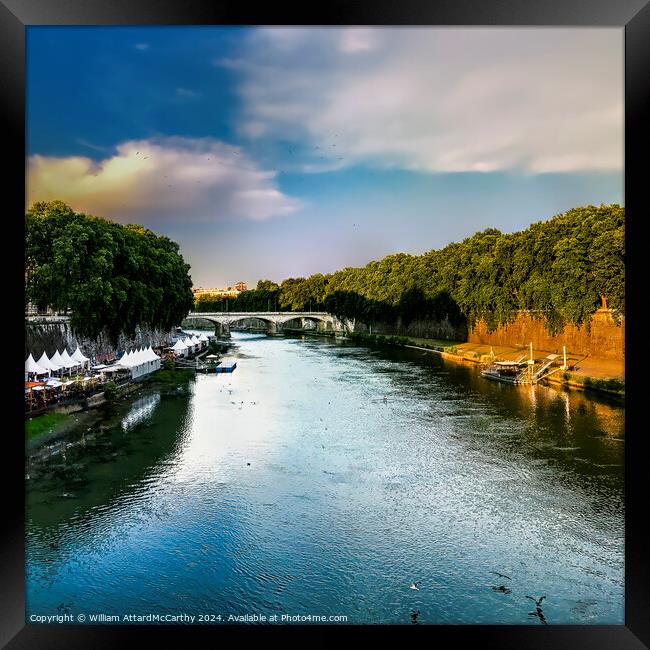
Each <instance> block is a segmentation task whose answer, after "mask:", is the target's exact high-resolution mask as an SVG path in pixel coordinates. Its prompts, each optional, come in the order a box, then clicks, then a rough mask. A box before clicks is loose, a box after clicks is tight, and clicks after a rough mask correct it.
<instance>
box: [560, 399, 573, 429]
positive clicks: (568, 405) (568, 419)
mask: <svg viewBox="0 0 650 650" xmlns="http://www.w3.org/2000/svg"><path fill="white" fill-rule="evenodd" d="M557 395H558V398H559V399H560V400H561V401H562V403H563V404H564V419H565V420H566V423H567V426H568V425H570V424H571V403H570V402H569V394H568V393H564V392H562V391H558V393H557Z"/></svg>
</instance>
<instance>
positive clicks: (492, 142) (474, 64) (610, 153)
mask: <svg viewBox="0 0 650 650" xmlns="http://www.w3.org/2000/svg"><path fill="white" fill-rule="evenodd" d="M27 154H28V167H27V204H28V206H29V205H31V204H32V203H33V202H34V201H38V200H52V199H55V198H58V199H61V200H64V201H66V202H67V203H69V204H70V205H71V206H72V207H73V208H75V209H76V210H80V211H85V212H88V213H92V214H97V215H101V216H105V217H107V218H110V219H114V220H116V221H120V222H123V223H142V224H144V225H146V226H148V227H150V228H151V229H153V230H155V231H156V232H159V233H163V234H167V235H168V236H170V237H172V238H173V239H175V240H176V241H178V242H179V244H180V245H181V250H182V253H183V255H184V257H185V258H186V260H187V261H188V262H189V263H190V264H191V265H192V270H191V274H192V277H193V280H194V283H195V285H197V286H198V285H202V286H225V285H232V284H233V283H235V282H236V281H239V280H244V281H246V282H248V283H249V284H254V283H255V282H256V281H257V280H258V279H260V278H270V279H274V280H276V281H280V280H282V279H284V278H286V277H295V276H298V275H309V274H311V273H316V272H332V271H334V270H336V269H338V268H341V267H344V266H357V265H363V264H365V263H367V262H368V261H370V260H371V259H378V258H380V257H382V256H384V255H386V254H389V253H394V252H408V253H421V252H424V251H426V250H429V249H431V248H439V247H442V246H444V245H445V244H447V243H449V242H450V241H458V240H460V239H462V238H464V237H466V236H469V235H471V234H472V233H474V232H476V231H477V230H481V229H483V228H486V227H497V228H499V229H501V230H503V231H507V232H509V231H512V230H517V229H521V228H525V227H526V226H527V225H529V224H530V223H531V222H533V221H537V220H540V219H546V218H549V217H551V216H552V215H554V214H557V213H558V212H561V211H564V210H566V209H569V208H571V207H574V206H577V205H583V204H586V203H593V204H600V203H612V202H616V203H623V174H622V164H623V37H622V30H620V29H618V28H611V29H603V28H599V29H584V28H580V29H569V28H559V29H548V28H547V29H528V28H520V29H515V28H507V29H506V28H504V29H483V28H480V29H479V28H464V29H459V28H453V29H449V28H423V27H418V28H400V29H393V28H361V27H359V28H340V27H336V28H334V27H330V28H318V29H317V28H293V27H288V28H262V29H257V28H233V27H221V28H213V27H186V28H183V27H163V28H158V27H155V28H154V27H127V28H124V27H110V28H105V27H101V28H96V27H76V28H65V27H29V28H28V36H27Z"/></svg>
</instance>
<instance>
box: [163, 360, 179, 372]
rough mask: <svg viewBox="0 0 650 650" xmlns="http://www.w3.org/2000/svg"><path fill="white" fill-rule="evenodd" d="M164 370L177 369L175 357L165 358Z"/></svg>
mask: <svg viewBox="0 0 650 650" xmlns="http://www.w3.org/2000/svg"><path fill="white" fill-rule="evenodd" d="M162 367H163V370H169V371H174V370H176V362H175V361H174V360H173V359H165V360H164V361H163V364H162Z"/></svg>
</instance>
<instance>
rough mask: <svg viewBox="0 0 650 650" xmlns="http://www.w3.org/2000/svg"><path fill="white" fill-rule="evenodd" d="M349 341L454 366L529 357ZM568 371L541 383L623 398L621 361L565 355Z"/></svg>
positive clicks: (448, 346)
mask: <svg viewBox="0 0 650 650" xmlns="http://www.w3.org/2000/svg"><path fill="white" fill-rule="evenodd" d="M349 338H350V340H352V341H357V342H360V343H365V344H370V345H388V346H395V347H405V348H413V349H416V350H424V351H427V352H432V353H434V354H438V355H440V356H441V357H443V358H444V359H447V360H449V361H454V362H456V363H459V362H460V363H472V364H478V365H484V364H486V363H489V362H490V361H492V360H497V361H515V360H517V359H519V358H521V356H522V355H528V354H530V351H529V349H528V348H519V347H514V346H506V345H493V346H491V345H486V344H482V343H469V342H460V341H458V342H454V341H442V340H439V339H422V338H415V337H408V336H384V335H380V334H361V333H353V334H351V335H350V337H349ZM533 353H534V356H535V357H536V358H542V357H545V356H547V355H548V354H551V353H554V351H551V350H534V351H533ZM567 366H568V367H569V370H567V371H562V370H558V371H556V372H554V373H553V374H551V375H549V376H547V377H545V378H544V379H543V380H542V383H545V384H548V385H553V386H559V387H562V388H567V389H572V390H585V391H595V392H599V393H606V394H608V395H613V396H616V397H625V364H624V362H623V361H617V360H614V359H605V358H599V357H585V356H582V357H579V356H577V355H572V354H567Z"/></svg>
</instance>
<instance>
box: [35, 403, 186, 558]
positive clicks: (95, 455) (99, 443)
mask: <svg viewBox="0 0 650 650" xmlns="http://www.w3.org/2000/svg"><path fill="white" fill-rule="evenodd" d="M147 405H148V406H147ZM148 409H149V410H150V412H149V414H148V415H147V416H144V412H145V411H147V410H148ZM138 413H140V415H142V416H143V417H142V419H141V421H140V422H139V423H134V422H133V421H132V420H128V418H129V417H133V416H137V415H138ZM187 415H188V396H187V395H184V394H183V395H181V394H179V395H170V396H167V397H165V398H164V399H161V398H160V395H159V394H158V393H154V394H152V395H148V396H145V397H142V398H139V399H138V400H135V401H134V402H133V403H131V405H130V408H129V410H128V411H127V413H125V414H123V413H122V414H120V413H118V414H117V415H116V416H113V418H111V420H110V423H109V424H108V426H107V425H106V424H103V423H100V424H98V425H96V426H95V427H93V431H91V432H84V433H76V434H75V438H72V437H69V438H68V439H67V440H66V441H65V442H64V445H67V444H69V443H71V442H72V443H73V444H71V446H66V447H65V451H64V452H61V453H58V454H56V455H53V456H50V457H48V458H45V459H43V458H38V457H34V458H33V459H32V462H31V465H30V469H29V472H30V476H31V478H30V481H29V483H28V489H27V533H28V536H29V537H30V538H32V540H33V542H34V543H35V544H37V545H39V546H47V547H49V548H50V549H52V550H58V549H60V548H62V547H63V546H64V544H65V542H66V540H69V539H75V540H78V539H79V538H80V537H83V536H84V535H87V534H90V533H91V532H92V531H95V530H107V529H108V527H107V526H105V525H102V524H98V522H97V520H98V519H100V518H107V517H111V516H113V514H114V511H115V510H116V509H117V508H118V505H119V503H121V502H123V501H125V500H129V498H130V497H133V496H135V494H136V493H137V492H138V490H139V488H140V486H141V485H142V483H143V482H144V481H145V480H146V479H147V478H148V477H151V476H152V475H155V474H157V473H158V472H159V471H160V469H161V468H162V467H165V466H166V465H168V464H170V462H171V459H172V458H173V457H175V456H176V455H177V454H178V453H179V450H180V446H181V444H182V436H180V435H179V432H182V431H183V430H184V420H185V419H186V418H187ZM125 420H127V421H129V425H130V426H129V428H128V430H124V428H123V426H122V422H123V421H125ZM64 494H65V495H68V496H67V497H63V496H62V495H64Z"/></svg>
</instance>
